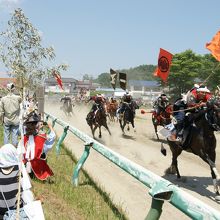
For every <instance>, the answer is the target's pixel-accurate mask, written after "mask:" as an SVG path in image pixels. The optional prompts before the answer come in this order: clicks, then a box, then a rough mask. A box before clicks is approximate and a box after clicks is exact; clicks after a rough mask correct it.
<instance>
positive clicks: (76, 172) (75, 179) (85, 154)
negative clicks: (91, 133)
mask: <svg viewBox="0 0 220 220" xmlns="http://www.w3.org/2000/svg"><path fill="white" fill-rule="evenodd" d="M92 145H93V142H90V143H86V144H85V150H84V152H83V155H82V157H81V158H80V159H79V161H78V163H77V164H76V167H75V169H74V172H73V178H72V182H73V184H74V185H75V186H78V176H79V171H80V169H81V167H82V166H83V164H84V163H85V161H86V159H87V157H88V156H89V153H90V147H91V146H92Z"/></svg>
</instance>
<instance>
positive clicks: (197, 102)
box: [172, 85, 212, 142]
mask: <svg viewBox="0 0 220 220" xmlns="http://www.w3.org/2000/svg"><path fill="white" fill-rule="evenodd" d="M211 97H212V95H211V92H210V91H209V89H208V88H207V87H206V86H204V85H201V86H199V87H198V86H194V88H192V89H191V90H190V91H188V92H187V94H186V97H185V100H184V99H178V100H177V101H176V102H175V104H174V106H173V110H174V115H173V116H174V118H175V129H176V137H173V138H172V141H179V142H181V141H182V138H183V130H184V126H185V115H186V112H190V113H195V112H198V111H199V109H201V108H204V107H206V102H207V101H208V100H209V99H210V98H211ZM174 136H175V135H174Z"/></svg>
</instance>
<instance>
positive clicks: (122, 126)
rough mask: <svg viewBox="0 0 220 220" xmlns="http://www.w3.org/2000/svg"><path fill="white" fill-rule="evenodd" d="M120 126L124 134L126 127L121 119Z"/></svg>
mask: <svg viewBox="0 0 220 220" xmlns="http://www.w3.org/2000/svg"><path fill="white" fill-rule="evenodd" d="M119 124H120V127H121V130H122V132H123V133H124V127H125V125H124V123H123V124H122V120H121V119H119Z"/></svg>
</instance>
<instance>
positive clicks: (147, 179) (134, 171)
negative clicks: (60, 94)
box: [45, 113, 220, 220]
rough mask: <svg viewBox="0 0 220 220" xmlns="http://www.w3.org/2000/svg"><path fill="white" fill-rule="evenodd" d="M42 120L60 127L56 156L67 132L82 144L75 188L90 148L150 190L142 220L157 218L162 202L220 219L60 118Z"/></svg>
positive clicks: (198, 215) (196, 215) (196, 216)
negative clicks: (83, 143) (149, 201)
mask: <svg viewBox="0 0 220 220" xmlns="http://www.w3.org/2000/svg"><path fill="white" fill-rule="evenodd" d="M45 117H46V120H48V119H49V118H51V120H52V125H53V126H55V124H56V123H57V124H59V125H61V126H62V127H63V128H64V131H63V134H62V135H61V136H60V138H59V140H58V142H57V144H56V152H57V154H59V153H60V147H61V144H62V142H63V141H64V139H65V137H66V135H67V132H68V131H70V132H71V133H73V134H74V135H75V136H77V137H78V138H80V139H81V140H82V141H84V142H85V150H84V152H83V155H82V157H81V158H80V159H79V161H78V163H77V164H76V167H75V168H74V172H73V177H72V181H73V184H74V185H75V186H77V185H78V176H79V171H80V169H81V167H82V166H83V164H84V163H85V161H86V159H87V158H88V156H89V153H90V149H91V148H93V149H94V150H96V151H97V152H98V153H100V154H101V155H103V156H104V157H105V158H107V159H108V160H110V161H111V162H113V163H114V164H115V165H117V166H118V167H120V168H121V169H123V170H124V171H125V172H127V173H128V174H130V175H131V176H133V177H134V178H136V179H137V180H138V181H140V182H141V183H143V184H144V185H145V186H147V187H148V188H150V190H149V194H150V195H151V196H152V203H151V208H150V210H149V212H148V215H147V216H146V218H145V219H146V220H157V219H159V218H160V215H161V212H162V206H163V203H164V201H168V202H170V203H171V204H172V205H173V206H175V207H176V208H178V209H179V210H180V211H182V212H183V213H185V214H186V215H187V216H189V217H190V218H192V219H216V220H217V219H218V220H219V219H220V212H219V211H217V210H216V209H214V208H212V207H210V206H209V205H207V204H205V203H203V202H202V201H200V200H198V199H197V198H195V197H193V196H191V195H190V194H189V193H187V192H185V191H183V190H181V189H180V188H179V187H177V186H175V185H174V184H173V183H171V182H169V181H168V180H165V179H163V178H162V177H160V176H158V175H156V174H154V173H153V172H151V171H149V170H147V169H145V168H143V167H142V166H140V165H138V164H136V163H134V162H132V161H131V160H128V159H127V158H125V157H123V156H122V155H120V154H118V153H116V152H114V151H113V150H111V149H109V148H107V147H106V146H104V145H103V144H101V143H99V142H97V141H96V140H94V139H93V138H91V137H89V136H88V135H86V134H85V133H83V132H81V131H80V130H78V129H77V128H75V127H73V126H70V125H68V124H67V123H66V122H64V121H62V120H60V119H57V118H56V117H55V116H53V115H51V114H48V113H45Z"/></svg>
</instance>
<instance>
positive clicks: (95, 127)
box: [92, 125, 98, 139]
mask: <svg viewBox="0 0 220 220" xmlns="http://www.w3.org/2000/svg"><path fill="white" fill-rule="evenodd" d="M97 127H98V125H95V126H94V128H93V132H92V135H93V138H94V139H95V130H96V129H97Z"/></svg>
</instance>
